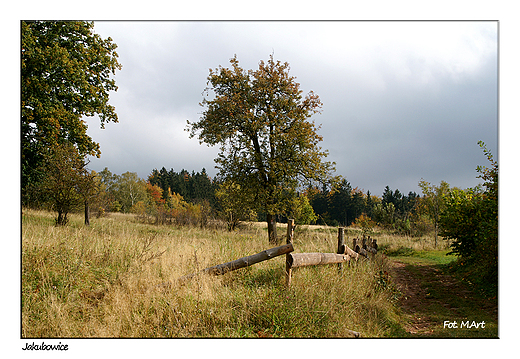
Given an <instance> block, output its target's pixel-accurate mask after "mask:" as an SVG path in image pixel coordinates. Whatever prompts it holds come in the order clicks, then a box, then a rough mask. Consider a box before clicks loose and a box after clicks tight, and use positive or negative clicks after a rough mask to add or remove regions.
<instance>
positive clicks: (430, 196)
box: [419, 179, 450, 247]
mask: <svg viewBox="0 0 520 359" xmlns="http://www.w3.org/2000/svg"><path fill="white" fill-rule="evenodd" d="M419 187H421V189H422V192H423V197H422V198H421V200H420V202H421V204H422V207H423V209H424V210H425V211H426V213H427V214H428V216H429V217H430V219H431V220H432V222H433V228H434V231H435V247H437V237H438V233H439V215H440V213H441V212H442V211H443V210H444V208H445V196H446V195H447V194H448V192H449V190H450V185H449V184H448V183H447V182H445V181H441V184H440V185H439V186H435V185H432V184H431V183H429V182H426V181H425V180H424V179H421V181H419Z"/></svg>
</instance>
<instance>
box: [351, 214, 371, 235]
mask: <svg viewBox="0 0 520 359" xmlns="http://www.w3.org/2000/svg"><path fill="white" fill-rule="evenodd" d="M355 224H356V226H358V227H359V228H361V232H362V233H363V237H364V236H368V235H369V234H370V233H372V230H373V229H374V227H375V225H376V223H375V222H374V221H373V220H372V219H371V218H370V217H369V216H367V215H366V214H365V213H362V214H361V216H359V217H358V218H356V221H355Z"/></svg>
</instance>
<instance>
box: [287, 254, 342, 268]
mask: <svg viewBox="0 0 520 359" xmlns="http://www.w3.org/2000/svg"><path fill="white" fill-rule="evenodd" d="M288 257H289V264H290V266H291V268H298V267H306V266H316V265H322V264H334V263H343V262H347V261H348V260H350V256H349V255H347V254H336V253H290V254H289V255H288Z"/></svg>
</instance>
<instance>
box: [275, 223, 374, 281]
mask: <svg viewBox="0 0 520 359" xmlns="http://www.w3.org/2000/svg"><path fill="white" fill-rule="evenodd" d="M293 228H294V220H292V219H290V220H289V221H288V222H287V244H292V239H293V231H294V229H293ZM352 248H354V249H351V248H349V247H348V246H347V245H346V244H345V243H344V228H342V227H340V228H338V250H337V253H287V254H286V257H285V258H286V259H285V268H286V269H285V283H286V284H287V286H288V287H290V286H291V279H292V270H293V268H298V267H306V266H315V265H323V264H338V269H339V270H341V269H342V268H343V263H345V262H349V261H350V260H355V261H358V260H359V258H360V257H364V258H366V259H370V258H371V257H373V256H374V255H375V254H377V241H376V240H375V239H371V238H370V236H368V239H367V238H366V237H365V236H364V235H363V237H362V238H361V241H360V239H358V238H354V239H353V240H352Z"/></svg>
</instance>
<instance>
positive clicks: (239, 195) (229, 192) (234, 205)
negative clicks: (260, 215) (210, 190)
mask: <svg viewBox="0 0 520 359" xmlns="http://www.w3.org/2000/svg"><path fill="white" fill-rule="evenodd" d="M215 196H216V197H217V200H218V201H219V204H220V206H221V208H222V210H221V211H220V216H221V217H222V218H223V219H224V220H225V221H226V223H227V226H228V230H229V231H233V230H234V229H235V228H236V227H237V226H238V224H239V223H240V221H243V220H248V221H251V220H254V219H255V218H256V212H255V211H254V210H253V207H254V204H253V203H252V200H251V197H250V196H249V195H248V194H247V192H246V191H243V190H242V188H241V187H240V185H239V184H236V183H233V182H231V181H225V182H224V183H223V184H221V185H220V186H219V188H218V189H217V190H216V192H215Z"/></svg>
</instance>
